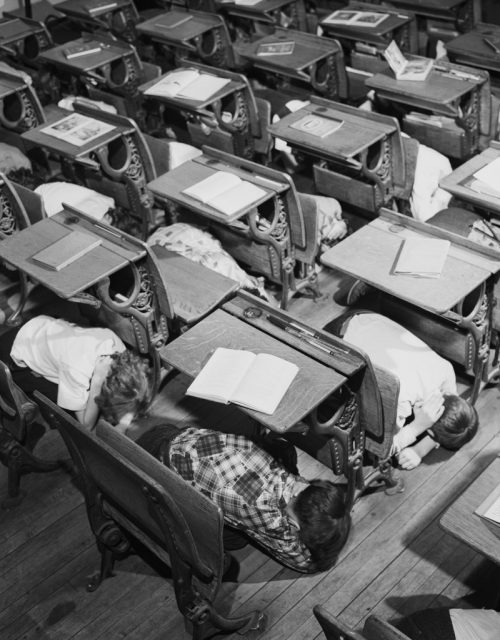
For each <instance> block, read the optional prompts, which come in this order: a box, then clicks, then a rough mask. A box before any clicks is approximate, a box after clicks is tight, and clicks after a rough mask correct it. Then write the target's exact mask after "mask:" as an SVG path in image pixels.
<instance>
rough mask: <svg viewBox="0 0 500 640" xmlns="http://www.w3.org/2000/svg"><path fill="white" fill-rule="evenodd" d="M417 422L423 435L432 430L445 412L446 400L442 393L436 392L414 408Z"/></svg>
mask: <svg viewBox="0 0 500 640" xmlns="http://www.w3.org/2000/svg"><path fill="white" fill-rule="evenodd" d="M413 411H414V413H415V422H416V423H417V424H418V431H419V432H420V433H423V432H424V431H427V429H430V428H431V427H432V425H433V424H434V423H435V422H436V420H438V419H439V418H440V417H441V416H442V414H443V411H444V398H443V394H442V393H441V391H434V392H433V393H431V395H430V396H429V397H428V398H426V399H425V400H424V401H423V402H419V403H416V404H415V406H414V407H413Z"/></svg>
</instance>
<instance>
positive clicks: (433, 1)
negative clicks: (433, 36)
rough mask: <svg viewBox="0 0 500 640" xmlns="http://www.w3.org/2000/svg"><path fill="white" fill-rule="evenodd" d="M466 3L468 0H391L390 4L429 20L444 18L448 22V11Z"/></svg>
mask: <svg viewBox="0 0 500 640" xmlns="http://www.w3.org/2000/svg"><path fill="white" fill-rule="evenodd" d="M466 2H468V0H391V4H392V5H393V6H395V7H401V8H404V9H408V11H413V12H414V13H417V14H419V15H424V16H428V17H430V18H436V17H444V18H446V19H448V20H450V11H453V10H454V9H456V8H457V7H459V6H460V5H462V4H465V3H466Z"/></svg>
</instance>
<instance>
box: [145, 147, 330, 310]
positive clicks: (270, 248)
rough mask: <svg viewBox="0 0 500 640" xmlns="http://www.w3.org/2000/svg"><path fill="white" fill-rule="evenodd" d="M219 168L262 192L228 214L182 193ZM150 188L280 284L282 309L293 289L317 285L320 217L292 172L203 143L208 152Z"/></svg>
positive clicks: (183, 165)
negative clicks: (304, 205) (306, 205)
mask: <svg viewBox="0 0 500 640" xmlns="http://www.w3.org/2000/svg"><path fill="white" fill-rule="evenodd" d="M220 171H226V172H230V173H232V174H235V175H236V176H238V177H239V178H241V179H242V180H244V181H246V182H250V183H252V184H254V185H256V186H258V187H259V188H260V189H262V190H263V195H262V197H260V198H259V200H258V201H255V202H253V203H252V204H250V205H246V206H242V207H241V208H240V209H239V210H237V211H236V212H235V213H233V214H232V215H229V216H228V215H226V214H223V213H220V212H219V211H217V209H214V208H213V207H211V206H210V205H207V204H204V203H203V202H201V201H199V200H196V199H195V198H192V197H190V196H189V195H186V194H185V193H183V191H184V190H185V189H187V188H188V187H191V186H193V185H196V184H197V183H199V182H201V181H202V180H204V179H206V178H208V177H210V176H212V175H213V174H215V173H217V172H220ZM148 187H149V189H150V190H151V192H152V193H153V194H154V196H155V199H156V200H157V201H158V203H159V204H160V205H163V206H166V207H167V208H168V206H169V203H174V205H175V207H174V209H175V214H174V216H177V213H178V212H180V211H181V210H184V211H185V212H189V211H190V212H193V213H195V214H196V215H199V216H203V218H204V219H205V220H206V221H209V224H210V226H211V227H213V228H214V229H215V233H216V235H217V236H218V237H219V238H220V239H221V240H222V244H223V246H225V248H226V249H227V250H228V252H229V253H231V254H232V255H233V257H234V258H235V259H236V260H239V261H240V262H243V263H244V264H247V265H249V266H250V267H251V268H252V269H253V270H254V271H256V272H259V273H262V274H264V275H265V276H266V277H268V278H269V279H270V280H271V281H272V282H275V283H277V284H280V285H281V287H282V295H281V306H282V307H283V308H286V305H287V303H288V298H289V295H290V294H291V293H294V292H295V291H297V290H300V289H301V288H303V287H306V286H313V285H315V282H316V279H315V274H314V268H313V267H314V258H315V255H316V253H317V219H316V217H315V216H311V217H310V218H308V219H306V218H305V216H304V215H303V213H302V209H301V206H300V202H299V200H298V195H297V192H296V190H295V186H294V184H293V181H292V179H291V178H290V176H289V175H287V174H285V173H282V172H280V171H276V170H274V169H270V168H268V167H264V166H262V165H259V164H257V163H254V162H250V161H249V160H245V159H243V158H239V157H236V156H232V155H230V154H228V153H224V152H222V151H217V150H216V149H210V148H208V147H203V155H201V156H198V157H197V158H194V159H193V160H189V161H188V162H186V163H184V164H182V165H181V166H179V167H177V168H175V169H173V170H171V171H168V172H167V173H165V174H163V175H162V176H160V177H159V178H157V179H156V180H153V181H152V182H150V183H149V185H148ZM174 221H175V219H174ZM298 267H299V273H298V274H297V273H296V271H297V268H298Z"/></svg>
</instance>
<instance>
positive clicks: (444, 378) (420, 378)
mask: <svg viewBox="0 0 500 640" xmlns="http://www.w3.org/2000/svg"><path fill="white" fill-rule="evenodd" d="M344 340H346V341H347V342H350V343H351V344H353V345H354V346H356V347H359V348H360V349H362V350H363V351H364V352H365V353H366V354H367V355H368V356H369V358H370V360H371V361H372V363H373V364H374V365H377V366H379V367H382V368H384V369H387V370H389V371H391V372H392V373H393V374H394V375H395V376H397V377H398V378H399V383H400V390H399V399H398V426H399V427H402V426H403V425H404V423H405V419H406V418H408V416H410V415H411V413H412V408H413V406H414V405H415V403H416V402H421V401H423V400H425V399H426V398H427V397H428V396H429V395H430V394H431V393H432V392H434V391H436V390H438V389H439V390H441V392H442V393H448V394H456V393H457V383H456V378H455V372H454V370H453V367H452V365H451V363H450V362H448V360H445V359H444V358H442V357H441V356H439V355H438V354H437V353H436V352H435V351H433V350H432V349H431V348H430V347H429V346H428V345H426V344H425V342H423V341H422V340H420V338H417V336H415V335H414V334H413V333H411V332H410V331H408V330H407V329H405V328H404V327H402V326H401V325H399V324H397V323H396V322H394V321H393V320H390V319H389V318H386V317H385V316H381V315H379V314H377V313H360V314H359V315H357V316H354V317H353V318H352V319H351V320H350V321H349V324H348V327H347V331H346V332H345V334H344Z"/></svg>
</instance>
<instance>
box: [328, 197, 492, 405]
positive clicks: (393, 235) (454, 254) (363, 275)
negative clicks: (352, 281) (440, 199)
mask: <svg viewBox="0 0 500 640" xmlns="http://www.w3.org/2000/svg"><path fill="white" fill-rule="evenodd" d="M411 237H424V238H425V237H428V238H443V239H447V240H449V241H450V243H451V246H450V250H449V252H448V255H447V258H446V261H445V264H444V267H443V271H442V273H441V275H440V277H438V278H416V277H414V276H411V275H401V274H399V275H394V274H393V273H392V270H393V266H394V264H395V261H396V258H397V255H398V252H399V250H400V247H401V243H402V241H403V240H404V239H405V238H411ZM353 257H355V259H353ZM321 261H322V262H323V263H324V264H325V265H326V266H328V267H331V268H333V269H338V270H340V271H342V272H344V273H347V274H348V275H350V276H353V277H354V278H358V279H360V280H362V281H364V282H366V283H368V284H370V285H372V286H373V287H376V288H377V289H379V290H380V291H382V292H384V293H385V294H389V295H388V296H384V297H383V298H382V308H383V310H384V311H385V312H386V313H387V314H388V315H390V316H391V317H393V318H394V319H395V320H397V321H398V322H400V323H401V324H403V325H404V326H406V327H407V328H408V329H410V330H411V331H413V332H414V333H416V334H417V335H419V337H420V338H422V340H424V341H425V342H427V343H428V344H429V346H431V347H432V348H434V349H436V351H438V352H439V353H441V354H442V355H443V356H444V357H446V358H449V359H451V360H454V361H455V362H457V363H458V364H460V365H463V366H464V368H465V370H466V371H467V372H468V373H470V374H472V375H473V376H474V383H473V387H472V391H471V398H472V402H475V400H476V399H477V396H478V394H479V392H480V389H481V387H482V385H484V384H486V383H487V382H488V381H489V380H490V379H491V378H492V377H493V376H494V375H497V374H498V362H493V364H492V363H491V362H490V342H491V331H492V317H491V316H492V307H493V285H494V282H495V279H496V276H497V274H498V272H499V271H500V258H499V256H498V253H497V252H496V251H493V250H492V249H488V248H486V247H482V246H480V245H478V244H476V243H474V242H471V241H470V240H467V239H465V238H462V237H460V236H458V235H455V234H453V233H450V232H448V231H445V230H443V229H439V228H438V227H434V226H432V225H428V224H425V223H421V222H417V221H416V220H413V219H412V218H408V217H406V216H402V215H400V214H397V213H394V212H392V211H389V210H386V209H382V210H381V212H380V216H379V217H378V218H376V219H375V220H373V221H372V222H370V223H369V224H368V225H366V226H364V227H362V228H361V229H359V230H358V231H356V232H355V233H353V234H352V235H351V236H349V237H347V238H346V239H345V240H343V241H342V242H340V243H339V244H338V245H336V246H335V247H332V248H331V249H329V250H328V251H326V252H325V253H324V254H323V255H322V257H321ZM469 298H473V299H474V301H475V304H473V305H471V306H472V308H471V309H470V308H468V307H469V304H470V302H467V303H466V302H464V301H466V300H468V299H469Z"/></svg>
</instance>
